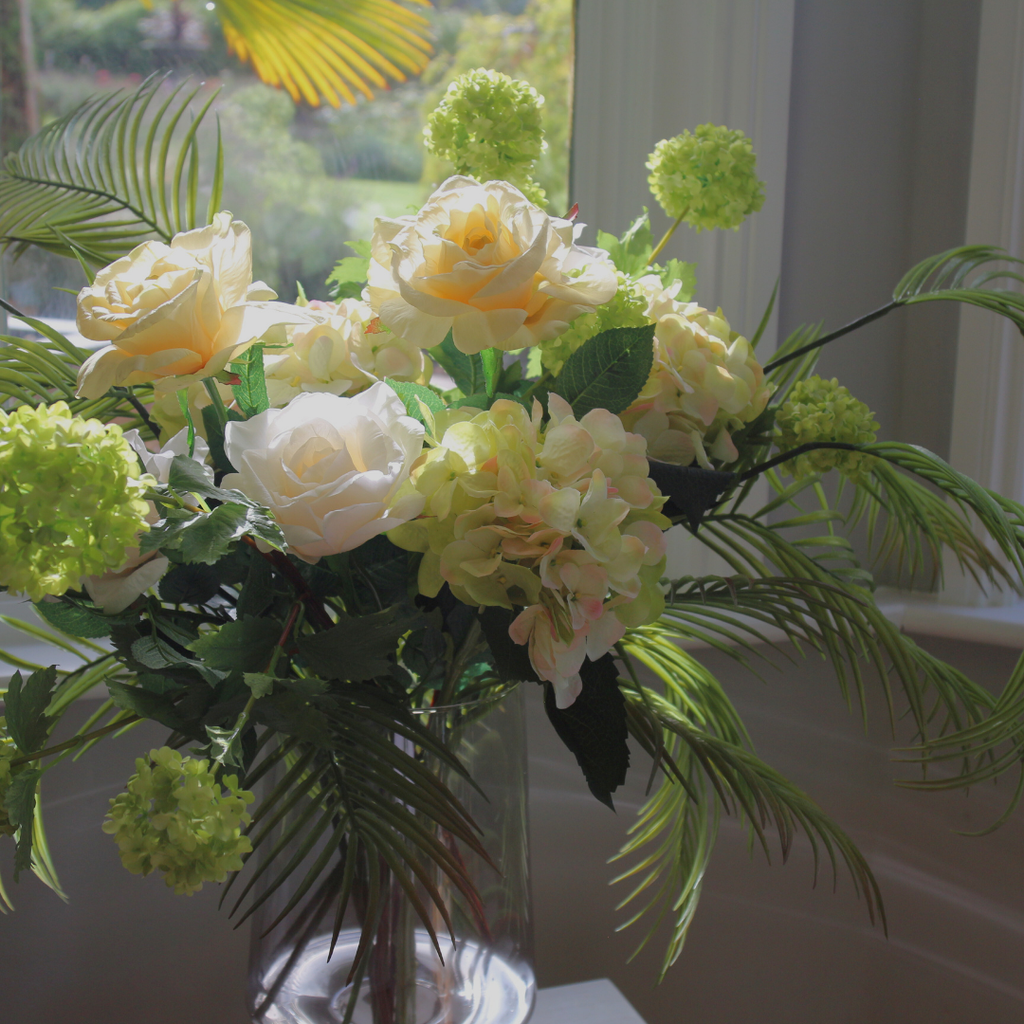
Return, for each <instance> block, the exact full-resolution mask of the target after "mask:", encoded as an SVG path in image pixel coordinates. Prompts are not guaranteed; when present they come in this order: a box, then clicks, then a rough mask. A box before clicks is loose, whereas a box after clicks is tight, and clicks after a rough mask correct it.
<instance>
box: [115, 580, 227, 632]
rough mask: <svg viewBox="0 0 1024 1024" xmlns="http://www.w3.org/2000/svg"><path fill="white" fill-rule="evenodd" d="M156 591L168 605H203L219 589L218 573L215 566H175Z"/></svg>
mask: <svg viewBox="0 0 1024 1024" xmlns="http://www.w3.org/2000/svg"><path fill="white" fill-rule="evenodd" d="M157 589H158V591H159V594H160V597H161V599H162V600H164V601H167V602H168V603H169V604H205V603H206V602H207V601H209V600H210V598H211V597H213V596H214V595H215V594H216V593H217V591H218V590H219V589H220V573H219V572H218V571H217V569H216V567H215V566H212V565H204V564H201V563H200V564H198V565H190V564H185V565H175V566H172V567H171V569H170V571H169V572H168V573H167V574H166V575H165V576H164V578H163V579H162V580H161V581H160V585H159V587H158V588H157ZM108 632H109V630H108Z"/></svg>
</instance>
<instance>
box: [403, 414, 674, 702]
mask: <svg viewBox="0 0 1024 1024" xmlns="http://www.w3.org/2000/svg"><path fill="white" fill-rule="evenodd" d="M549 413H550V418H549V421H548V424H547V426H546V427H543V426H542V416H541V407H540V405H539V403H536V402H535V403H534V411H533V415H532V416H531V415H530V414H529V413H527V411H526V409H524V408H523V406H521V405H520V404H519V403H518V402H512V401H498V402H495V403H494V405H493V406H492V407H491V408H490V410H488V411H486V412H479V413H476V414H474V412H473V410H464V409H458V410H454V411H452V412H448V413H442V414H441V415H440V416H439V417H438V420H437V422H435V432H436V435H440V443H439V444H438V445H437V446H436V447H435V448H434V449H433V450H431V451H429V452H427V453H425V454H424V455H423V456H421V457H420V459H419V460H418V462H417V464H416V465H415V466H414V467H413V472H412V475H411V479H410V482H409V484H407V487H408V488H409V489H410V490H411V491H415V492H418V493H419V494H420V495H421V496H422V497H423V498H424V499H425V507H424V515H423V517H421V518H419V519H417V520H414V521H413V522H410V523H407V524H406V525H405V526H403V527H400V528H398V529H397V530H392V531H391V532H390V533H389V534H388V536H389V537H390V539H391V540H392V541H393V542H394V543H395V544H398V545H399V546H400V547H404V548H406V549H408V550H413V551H422V552H424V556H423V561H422V562H421V563H420V576H419V586H420V590H421V592H422V593H424V594H427V595H434V594H436V593H437V592H438V591H439V590H440V588H441V587H442V586H443V585H444V584H445V583H447V584H448V585H449V587H450V588H451V591H452V593H453V594H454V595H455V596H456V597H457V598H458V599H459V600H460V601H462V602H464V603H465V604H468V605H471V606H474V607H480V606H488V605H490V606H499V607H504V608H509V609H512V608H516V607H523V608H525V610H524V611H523V612H522V613H521V614H520V615H519V616H518V618H517V619H516V620H515V621H514V623H513V624H512V628H511V629H510V635H511V636H512V639H513V640H515V641H516V642H517V643H521V644H528V645H529V649H530V656H531V660H532V662H533V666H534V668H535V670H536V671H537V674H538V675H539V676H541V677H542V678H544V679H547V680H548V681H550V682H551V683H552V684H554V687H555V694H556V698H557V701H558V704H559V706H560V707H567V706H568V705H569V704H571V703H572V702H573V700H575V698H576V696H577V694H578V693H579V689H580V685H581V683H580V677H579V669H580V666H581V665H582V663H583V659H584V657H586V656H588V655H589V657H590V658H591V659H596V658H599V657H601V655H603V654H605V653H607V651H608V650H609V648H610V647H611V646H612V645H613V644H615V643H616V642H618V641H619V640H620V639H621V638H622V636H623V634H624V633H625V630H626V627H627V626H632V625H638V624H640V623H642V622H650V621H653V620H654V619H655V618H657V616H658V615H659V614H660V613H661V609H662V606H663V600H664V598H663V596H662V594H661V591H660V589H659V587H658V581H659V580H660V578H661V574H662V571H663V569H664V564H665V542H664V537H663V534H662V530H663V529H666V528H667V527H668V525H669V522H668V520H667V519H665V518H664V517H663V516H662V515H661V514H660V512H659V509H660V508H661V506H662V504H663V501H664V499H663V498H662V496H661V494H660V493H659V492H658V489H657V487H656V486H655V484H654V482H653V481H652V480H650V479H649V478H648V464H647V458H646V456H645V454H644V451H645V443H644V440H643V438H642V437H639V436H638V435H636V434H631V433H628V432H627V431H626V430H625V429H624V428H623V426H622V422H621V421H620V420H619V419H618V417H616V416H614V415H612V414H611V413H609V412H607V411H606V410H604V409H594V410H592V411H591V412H588V413H587V414H586V415H585V416H584V417H583V418H582V419H580V420H577V419H576V418H575V416H574V415H573V413H572V409H571V408H570V406H569V405H568V403H567V402H565V401H564V400H563V399H561V398H559V397H558V396H557V395H551V396H550V399H549Z"/></svg>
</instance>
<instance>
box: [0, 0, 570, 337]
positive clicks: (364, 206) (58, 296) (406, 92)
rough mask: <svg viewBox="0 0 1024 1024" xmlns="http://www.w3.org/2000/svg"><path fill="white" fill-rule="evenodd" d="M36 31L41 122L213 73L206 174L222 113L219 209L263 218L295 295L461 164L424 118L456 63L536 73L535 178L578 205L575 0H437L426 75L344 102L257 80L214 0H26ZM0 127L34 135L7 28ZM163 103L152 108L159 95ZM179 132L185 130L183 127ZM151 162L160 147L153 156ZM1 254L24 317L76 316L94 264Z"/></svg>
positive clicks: (261, 233)
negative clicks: (295, 94) (538, 143)
mask: <svg viewBox="0 0 1024 1024" xmlns="http://www.w3.org/2000/svg"><path fill="white" fill-rule="evenodd" d="M30 4H31V8H32V12H33V18H32V21H33V29H34V33H35V40H34V44H35V45H34V52H35V57H36V63H37V83H38V85H37V90H36V92H37V100H38V117H39V120H40V122H41V124H43V125H45V124H47V123H48V122H50V121H52V120H53V119H55V118H57V117H60V116H61V115H63V114H66V113H67V112H68V111H70V110H72V109H73V108H74V107H75V106H77V105H78V104H79V103H81V102H82V100H83V99H85V98H86V97H88V96H89V95H92V94H97V93H104V92H108V93H109V92H112V91H115V90H118V89H133V88H135V87H137V86H138V85H139V84H140V83H141V82H142V81H143V80H144V79H145V78H146V77H147V76H148V75H150V74H153V73H154V72H156V73H161V72H169V77H168V80H167V83H166V84H165V85H164V86H163V87H161V96H163V95H164V94H169V93H170V91H171V89H172V88H173V87H174V86H175V85H177V84H179V83H180V82H182V81H183V80H185V79H188V78H191V80H192V81H193V83H196V84H198V83H200V82H202V83H203V85H202V87H201V88H200V91H199V92H198V94H197V95H196V97H195V100H194V101H193V104H192V106H193V108H194V109H196V110H198V109H199V107H200V106H201V105H202V103H204V102H205V100H206V99H207V98H208V97H209V95H210V94H211V92H213V91H216V90H219V93H218V95H217V98H216V100H215V101H214V105H213V107H212V108H211V111H210V114H208V115H207V117H206V119H205V121H204V123H203V126H202V128H201V129H200V131H199V138H200V140H201V143H202V148H203V152H204V157H205V159H206V160H207V161H208V163H207V165H205V166H204V168H203V169H202V171H201V175H200V180H201V182H207V181H209V178H210V174H211V171H212V167H211V166H210V165H209V164H211V163H212V160H211V158H210V155H211V154H212V152H213V144H214V141H215V133H216V125H217V122H218V121H219V124H220V130H221V132H222V136H223V140H224V147H225V190H224V197H223V202H222V204H221V205H222V207H223V208H225V209H229V210H231V211H232V213H233V214H234V215H235V216H236V217H238V218H239V219H241V220H244V221H245V222H246V223H247V224H248V225H249V226H250V228H251V229H252V231H253V236H254V247H253V255H254V264H255V265H254V268H253V270H254V277H256V278H258V279H259V278H261V279H262V280H264V281H266V282H267V283H268V284H269V285H270V286H271V287H272V288H274V289H275V290H276V291H277V292H278V293H279V294H280V296H281V298H283V299H286V300H291V299H293V298H294V297H295V295H296V289H297V282H298V283H301V284H302V286H303V287H304V289H305V291H306V293H307V294H308V295H309V296H310V297H314V296H323V295H324V293H325V290H324V280H325V278H326V277H327V275H328V274H329V273H330V271H331V269H332V268H333V266H334V264H335V262H336V261H337V260H338V259H339V258H340V257H342V256H344V255H349V254H350V253H349V252H348V250H346V249H345V248H344V243H345V242H346V241H348V240H349V239H364V238H368V237H369V236H370V233H371V231H372V228H373V221H374V218H375V217H378V216H400V215H402V214H405V213H408V212H410V211H411V210H412V209H414V208H417V207H418V206H419V205H420V204H421V203H422V202H423V200H424V199H425V198H426V196H427V195H428V194H429V193H430V191H431V187H432V185H434V184H436V183H438V182H440V181H441V180H443V179H444V177H446V176H447V174H448V173H449V172H450V168H448V167H446V166H444V165H442V163H441V162H440V161H439V160H437V159H436V158H433V157H431V156H430V155H429V154H427V153H426V151H425V149H424V147H423V144H422V127H423V123H424V119H425V117H426V115H427V114H428V113H429V112H430V111H431V110H432V109H433V107H434V106H435V105H436V104H437V102H438V101H439V99H440V98H441V96H442V94H443V93H444V90H445V87H446V86H447V85H448V83H449V82H450V81H451V80H452V79H453V78H454V77H455V76H456V75H458V74H460V73H461V72H463V71H466V70H469V69H471V68H476V67H490V68H494V69H496V70H499V71H504V72H507V73H508V74H510V75H512V76H513V77H515V78H522V79H526V80H527V81H529V82H530V84H532V85H533V86H535V87H536V88H537V90H538V91H539V92H541V93H542V94H544V95H545V96H546V99H547V104H546V107H545V117H546V129H547V137H548V149H547V151H546V152H545V154H544V156H543V158H542V161H541V164H540V166H539V168H538V173H537V175H536V176H537V178H538V179H539V181H540V184H541V185H543V186H544V188H545V189H546V191H547V194H548V197H549V202H550V210H551V212H552V213H557V214H560V215H561V214H564V213H565V212H566V209H567V207H568V202H567V170H568V133H569V124H570V115H569V111H570V106H571V104H570V100H571V95H570V93H571V81H572V0H438V2H437V3H436V4H435V5H434V6H433V7H423V6H419V5H414V4H412V3H407V4H405V6H406V7H407V9H408V10H410V11H414V12H420V13H422V14H423V15H424V16H425V17H426V18H427V19H428V22H429V29H428V30H429V33H430V34H431V35H432V36H433V54H432V56H431V57H430V59H429V62H428V63H427V64H426V67H425V69H424V71H423V73H422V74H421V75H419V76H410V77H409V80H407V81H405V82H392V83H391V87H390V88H388V89H379V88H375V89H374V92H375V96H374V98H373V99H371V100H367V99H366V98H365V97H363V96H357V98H356V102H355V103H354V104H351V103H347V102H346V103H342V104H341V105H340V106H337V107H334V106H331V105H330V104H329V103H321V104H320V105H318V106H311V105H310V104H309V103H307V102H305V101H303V100H301V99H300V100H299V101H298V102H294V101H293V99H292V98H291V97H290V96H289V94H288V93H287V92H286V91H284V90H282V89H275V88H273V87H272V86H270V85H266V84H264V83H263V82H261V81H260V80H259V78H258V77H257V75H256V74H255V73H254V72H253V70H252V68H251V66H249V65H247V64H243V63H242V62H240V61H239V59H238V58H237V56H234V55H232V54H231V53H230V52H229V47H228V45H227V43H226V41H225V33H224V31H223V30H222V25H221V21H220V18H219V12H218V9H217V6H216V3H215V2H212V0H211V2H204V0H172V2H170V3H167V2H164V3H160V0H157V2H156V4H155V5H154V6H153V7H152V9H147V8H146V7H145V6H143V4H142V2H141V0H114V2H112V3H103V2H99V0H30ZM17 9H18V0H0V16H2V18H3V24H4V25H5V27H6V26H8V25H14V26H17V24H18V18H17ZM2 34H3V44H2V45H3V48H4V49H3V60H4V64H3V67H4V97H3V100H4V102H3V116H4V121H3V137H2V143H3V146H4V148H5V149H6V151H10V150H11V149H14V148H16V147H17V145H18V144H19V143H20V142H21V141H22V140H23V139H24V138H25V136H26V134H27V132H28V128H29V125H28V119H27V117H26V102H25V100H26V89H25V80H26V76H25V73H24V72H25V65H26V61H25V59H24V56H25V55H24V51H23V49H22V47H21V45H20V41H19V34H18V32H17V31H16V30H15V31H11V32H9V31H6V30H5V31H4V32H3V33H2ZM155 105H156V104H154V106H155ZM181 130H183V128H182V129H181ZM154 159H156V157H155V156H154ZM11 255H12V254H11V253H10V252H9V253H8V254H7V255H6V256H5V258H4V271H5V278H6V280H5V282H4V287H3V293H4V294H5V295H6V296H7V297H9V298H10V300H11V301H12V302H14V304H15V305H16V306H18V307H19V308H20V309H22V310H23V311H24V312H26V313H31V314H36V315H42V316H47V317H63V318H67V319H70V318H73V316H74V296H73V295H72V294H68V293H65V292H61V291H55V290H54V289H55V288H67V289H70V290H71V291H77V289H78V288H79V287H80V286H81V284H82V271H81V269H80V268H79V267H78V266H77V264H76V263H75V262H74V261H71V260H66V259H62V258H60V257H55V256H49V255H47V254H45V253H43V252H41V251H39V250H37V249H29V250H28V251H26V252H25V253H24V254H23V255H22V256H21V257H20V258H19V259H17V260H12V258H11Z"/></svg>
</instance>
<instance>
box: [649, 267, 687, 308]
mask: <svg viewBox="0 0 1024 1024" xmlns="http://www.w3.org/2000/svg"><path fill="white" fill-rule="evenodd" d="M651 269H652V270H654V269H655V268H654V267H652V268H651ZM673 281H682V283H683V286H682V287H681V288H680V289H679V291H678V292H677V293H676V302H689V301H690V300H691V299H692V298H693V293H694V292H695V291H696V290H697V264H696V263H684V262H683V261H682V260H677V259H671V260H669V261H668V263H666V264H665V266H664V267H663V268H662V269H661V283H662V284H663V285H664V286H665V287H666V288H668V287H669V286H670V285H671V284H672V282H673Z"/></svg>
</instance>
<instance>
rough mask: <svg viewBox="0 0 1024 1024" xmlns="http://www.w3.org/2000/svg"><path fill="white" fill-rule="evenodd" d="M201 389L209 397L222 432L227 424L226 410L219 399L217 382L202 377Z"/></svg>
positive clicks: (222, 400)
mask: <svg viewBox="0 0 1024 1024" xmlns="http://www.w3.org/2000/svg"><path fill="white" fill-rule="evenodd" d="M203 387H204V388H206V393H207V394H208V395H209V396H210V401H211V402H212V403H213V408H214V411H215V412H216V413H217V422H218V423H219V424H220V428H221V430H223V429H224V427H225V426H226V424H227V422H228V410H227V408H226V407H225V405H224V399H223V398H221V397H220V391H218V390H217V381H216V380H215V379H214V378H213V377H204V378H203Z"/></svg>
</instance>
